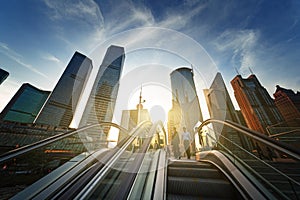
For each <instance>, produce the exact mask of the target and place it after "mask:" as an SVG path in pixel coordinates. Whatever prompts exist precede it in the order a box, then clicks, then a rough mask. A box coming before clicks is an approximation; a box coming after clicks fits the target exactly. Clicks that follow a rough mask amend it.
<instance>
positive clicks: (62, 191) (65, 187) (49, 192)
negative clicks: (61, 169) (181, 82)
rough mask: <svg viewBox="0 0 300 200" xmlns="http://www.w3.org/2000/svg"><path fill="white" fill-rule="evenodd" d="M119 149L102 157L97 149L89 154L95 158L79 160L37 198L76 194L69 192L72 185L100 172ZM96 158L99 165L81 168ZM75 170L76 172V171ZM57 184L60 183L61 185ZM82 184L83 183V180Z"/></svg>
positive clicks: (38, 194)
mask: <svg viewBox="0 0 300 200" xmlns="http://www.w3.org/2000/svg"><path fill="white" fill-rule="evenodd" d="M143 125H144V123H141V124H140V126H143ZM138 127H139V126H137V128H136V129H134V130H132V131H131V132H130V133H129V135H128V136H127V137H126V138H124V139H123V140H122V143H123V144H125V143H126V142H127V140H129V139H130V138H131V134H132V135H134V133H135V132H136V131H137V129H138ZM119 150H120V147H119V146H118V147H115V148H114V149H112V150H111V151H110V152H108V153H107V154H105V155H104V156H102V157H99V156H97V151H96V152H92V153H91V154H90V155H89V157H90V158H93V159H90V161H89V162H88V163H86V162H85V160H82V161H80V162H78V163H77V164H76V166H75V167H73V169H71V170H70V171H68V172H65V175H63V176H61V177H59V178H58V179H57V180H54V181H52V182H50V183H49V185H48V186H45V187H44V189H42V190H41V191H40V192H37V193H36V194H35V195H36V196H35V198H36V199H45V198H47V199H50V198H51V199H52V198H61V197H62V196H64V195H66V196H68V197H70V194H72V195H76V193H75V194H73V193H70V192H69V193H68V191H69V190H70V188H72V187H73V188H72V189H74V188H76V184H77V183H78V180H79V179H80V181H82V179H81V178H82V177H86V176H87V174H88V173H90V172H91V171H94V172H95V173H96V172H98V170H99V169H101V168H102V167H103V165H104V164H103V163H105V162H107V160H110V159H112V157H113V156H114V155H115V153H116V152H117V151H119ZM95 159H97V160H98V162H97V163H98V165H96V164H94V165H93V166H94V167H89V168H87V169H84V170H83V169H81V168H80V167H82V168H84V167H85V166H86V165H89V163H92V162H94V161H93V160H95ZM82 164H83V165H82ZM95 168H96V170H93V169H95ZM74 170H75V172H74ZM74 174H76V177H74ZM91 177H93V174H92V175H91V176H90V177H89V178H87V179H86V180H90V179H91ZM76 181H77V182H76ZM34 184H35V183H34ZM57 184H59V186H58V185H57ZM81 184H83V182H82V183H81ZM77 185H78V184H77ZM72 189H71V190H72ZM66 191H67V192H66ZM66 193H68V194H66Z"/></svg>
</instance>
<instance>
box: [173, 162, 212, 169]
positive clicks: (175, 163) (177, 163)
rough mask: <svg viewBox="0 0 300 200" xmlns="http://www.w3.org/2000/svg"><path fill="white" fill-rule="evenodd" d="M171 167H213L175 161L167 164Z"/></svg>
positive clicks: (199, 163)
mask: <svg viewBox="0 0 300 200" xmlns="http://www.w3.org/2000/svg"><path fill="white" fill-rule="evenodd" d="M169 166H171V167H180V168H181V167H189V168H199V167H201V168H211V167H212V166H213V165H211V164H209V163H203V162H184V161H175V162H171V163H170V164H169Z"/></svg>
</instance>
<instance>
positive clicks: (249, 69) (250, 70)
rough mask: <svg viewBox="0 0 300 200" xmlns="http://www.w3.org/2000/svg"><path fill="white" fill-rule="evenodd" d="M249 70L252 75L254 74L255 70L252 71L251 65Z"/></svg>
mask: <svg viewBox="0 0 300 200" xmlns="http://www.w3.org/2000/svg"><path fill="white" fill-rule="evenodd" d="M249 71H250V73H251V75H252V74H254V73H253V71H252V69H251V68H250V67H249Z"/></svg>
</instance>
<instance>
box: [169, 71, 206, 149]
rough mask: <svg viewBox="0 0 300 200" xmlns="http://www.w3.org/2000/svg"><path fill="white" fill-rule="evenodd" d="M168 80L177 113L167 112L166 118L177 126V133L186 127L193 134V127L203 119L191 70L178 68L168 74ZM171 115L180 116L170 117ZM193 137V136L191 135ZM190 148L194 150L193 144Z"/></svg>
mask: <svg viewBox="0 0 300 200" xmlns="http://www.w3.org/2000/svg"><path fill="white" fill-rule="evenodd" d="M170 78H171V88H172V99H173V100H172V101H173V105H172V107H173V110H177V111H176V112H172V113H170V112H169V116H168V117H169V119H172V120H173V122H172V123H174V124H176V125H178V126H176V128H177V130H178V131H179V132H182V128H183V127H186V128H187V130H188V131H189V132H190V133H194V126H195V125H196V124H197V122H198V121H203V119H202V112H201V109H200V105H199V99H198V95H197V93H196V87H195V83H194V73H193V70H192V69H190V68H187V67H183V68H178V69H176V70H174V71H173V72H172V73H171V74H170ZM176 106H179V108H180V109H179V110H180V111H178V109H176ZM172 114H174V115H180V116H170V115H172ZM176 120H180V121H176ZM193 136H194V134H192V137H193ZM193 139H194V138H193ZM192 146H193V149H195V143H194V142H193V145H192Z"/></svg>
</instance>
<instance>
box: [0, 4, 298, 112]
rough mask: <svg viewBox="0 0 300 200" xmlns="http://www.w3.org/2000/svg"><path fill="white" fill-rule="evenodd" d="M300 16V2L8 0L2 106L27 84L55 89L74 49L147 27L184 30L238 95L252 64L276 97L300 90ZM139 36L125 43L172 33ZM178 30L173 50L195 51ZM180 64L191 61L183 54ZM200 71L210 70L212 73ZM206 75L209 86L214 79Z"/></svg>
mask: <svg viewBox="0 0 300 200" xmlns="http://www.w3.org/2000/svg"><path fill="white" fill-rule="evenodd" d="M299 20H300V2H299V1H297V0H274V1H273V0H252V1H240V0H224V1H218V0H212V1H210V0H203V1H201V0H185V1H174V0H169V1H153V0H144V1H138V0H137V1H130V0H128V1H117V0H112V1H108V0H107V1H105V0H101V1H100V0H99V1H93V0H3V1H1V8H0V27H1V31H0V67H1V68H3V69H4V70H7V71H9V73H10V76H9V77H8V79H7V80H6V81H5V82H4V83H2V85H0V110H2V109H3V108H4V107H5V105H6V104H7V103H8V101H9V100H10V98H11V97H12V96H13V94H14V93H15V92H16V91H17V90H18V88H19V87H20V86H21V84H22V83H25V82H29V83H31V84H33V85H35V86H36V87H38V88H41V89H44V90H52V89H53V87H54V86H55V84H56V82H57V81H58V79H59V77H60V75H61V74H62V72H63V70H64V69H65V67H66V65H67V64H68V62H69V60H70V58H71V57H72V55H73V53H74V52H75V51H79V52H81V53H83V54H86V55H88V56H89V55H92V54H93V52H95V49H97V47H98V46H99V45H100V44H103V43H105V42H106V41H108V40H111V38H112V36H113V37H115V35H117V36H116V38H118V39H117V40H113V42H115V41H120V38H122V37H118V36H119V35H122V33H124V31H127V30H132V29H135V28H145V27H152V28H153V27H154V28H155V27H159V28H162V29H163V28H165V29H166V30H167V32H172V31H174V32H177V33H180V34H182V35H181V36H180V37H179V38H183V37H187V38H189V41H194V42H195V43H197V44H199V46H201V47H202V51H204V52H206V53H207V54H208V56H209V58H210V59H211V60H212V61H213V63H214V64H215V65H216V67H217V71H220V72H221V73H222V75H223V78H224V79H225V82H226V84H227V88H228V90H229V92H230V93H231V95H232V89H231V86H230V80H232V78H233V77H234V76H235V75H236V72H235V69H234V68H237V69H238V70H239V72H240V73H241V75H242V76H243V77H247V76H248V75H249V74H250V72H249V70H248V68H249V67H251V69H252V71H253V72H254V73H255V74H256V75H257V77H258V79H259V80H260V81H261V83H262V85H263V86H265V87H266V88H267V90H268V91H269V93H270V94H271V95H272V94H273V93H274V91H275V85H277V84H279V85H281V86H282V87H286V88H291V89H293V90H295V91H297V90H299V85H300V76H299V71H300V70H299V63H300V56H299V55H300V35H299V34H300V24H299ZM146 30H148V29H146ZM156 30H157V29H156ZM162 32H164V31H162ZM135 34H136V32H133V35H130V36H128V35H126V42H125V43H124V44H126V45H128V46H130V45H131V44H132V43H134V45H135V47H134V48H133V49H138V47H139V45H141V44H142V43H143V42H141V38H143V37H148V38H149V37H152V38H151V39H152V42H155V41H157V43H158V41H159V42H163V41H164V40H165V39H167V38H168V34H163V33H162V34H153V35H151V34H150V32H149V31H144V32H140V33H139V34H138V35H137V34H136V35H135ZM175 35H176V34H175V33H174V37H173V40H172V38H171V37H170V38H168V39H169V41H170V42H169V44H170V46H172V48H171V49H176V47H177V48H178V49H186V51H185V52H190V53H192V52H196V51H195V49H192V48H189V46H187V43H186V42H183V41H182V40H179V39H178V38H177V37H175ZM139 39H140V40H139ZM124 40H125V39H124ZM121 43H122V42H121ZM141 46H143V45H141ZM126 48H127V46H125V49H126ZM128 48H130V47H128ZM178 56H180V55H178V52H177V57H178ZM99 57H101V56H99ZM129 57H130V56H128V58H129ZM183 57H184V58H186V56H183ZM200 57H201V56H200ZM131 58H134V56H132V57H131ZM155 58H156V57H155ZM128 60H129V61H128V62H129V63H127V66H126V65H125V68H126V69H125V72H126V71H127V72H129V71H130V69H131V67H132V69H133V68H134V67H133V66H134V65H135V64H134V62H133V61H134V59H133V60H132V59H131V60H130V59H128ZM162 60H164V58H160V61H162ZM173 61H174V59H173ZM188 61H190V60H188ZM140 62H141V61H140ZM149 62H150V61H149ZM149 62H148V63H146V64H149ZM174 62H175V61H174ZM199 62H201V61H199ZM186 63H190V62H186ZM171 64H173V63H172V62H170V63H168V62H166V63H163V65H164V66H166V65H171ZM141 65H142V64H141V63H139V66H141ZM174 65H176V64H174ZM179 65H185V61H184V59H182V62H181V61H179V62H178V66H179ZM94 67H95V66H94ZM172 67H173V69H174V68H176V67H177V66H172ZM172 67H171V68H172ZM194 67H195V68H197V66H194ZM204 68H205V67H203V68H199V70H200V71H202V70H204V71H205V70H210V65H207V68H208V69H204ZM215 71H216V70H215V69H213V72H215ZM201 74H202V76H206V75H205V74H206V72H201ZM207 77H208V78H207V80H208V81H207V83H206V85H208V86H209V80H210V79H211V77H210V76H207ZM166 79H168V77H166ZM135 89H136V88H135ZM202 89H204V88H199V91H201V90H202ZM136 90H138V89H136ZM133 96H134V95H133ZM232 98H233V95H232Z"/></svg>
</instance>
